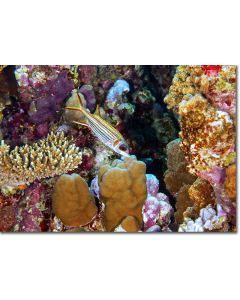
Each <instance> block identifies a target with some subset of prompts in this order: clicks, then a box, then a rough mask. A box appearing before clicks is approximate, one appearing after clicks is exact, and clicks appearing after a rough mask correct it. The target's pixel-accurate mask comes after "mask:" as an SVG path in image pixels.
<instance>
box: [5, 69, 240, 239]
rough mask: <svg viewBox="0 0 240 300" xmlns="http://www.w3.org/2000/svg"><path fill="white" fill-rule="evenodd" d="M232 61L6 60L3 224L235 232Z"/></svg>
mask: <svg viewBox="0 0 240 300" xmlns="http://www.w3.org/2000/svg"><path fill="white" fill-rule="evenodd" d="M236 97H237V92H236V66H232V65H180V66H146V65H143V66H141V65H140V66H135V65H109V66H107V65H99V66H98V65H96V66H94V65H16V66H11V65H1V66H0V139H1V144H0V231H2V232H66V233H67V232H81V233H86V232H115V233H123V232H124V233H128V232H131V233H133V232H138V233H143V232H146V233H149V234H150V233H155V234H160V233H163V232H164V233H171V232H235V231H236V230H237V224H236V214H237V201H236V200H237V199H236V198H237V193H236V177H237V162H236V160H237V157H236V156H237V155H236V127H237V117H236Z"/></svg>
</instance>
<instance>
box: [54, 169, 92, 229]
mask: <svg viewBox="0 0 240 300" xmlns="http://www.w3.org/2000/svg"><path fill="white" fill-rule="evenodd" d="M52 199H53V212H54V213H55V215H56V216H57V217H58V218H59V219H60V220H61V221H62V222H63V224H64V225H67V226H84V225H87V223H90V222H91V221H92V220H93V218H94V217H95V216H96V214H97V207H96V205H95V203H94V198H93V196H92V195H91V193H90V192H89V189H88V185H87V183H86V182H85V180H84V179H83V178H82V177H80V176H79V175H78V174H72V175H66V174H64V175H61V176H60V178H59V179H58V181H57V182H56V184H55V186H54V191H53V197H52Z"/></svg>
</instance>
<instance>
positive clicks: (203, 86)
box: [164, 66, 209, 112]
mask: <svg viewBox="0 0 240 300" xmlns="http://www.w3.org/2000/svg"><path fill="white" fill-rule="evenodd" d="M208 87H209V83H208V79H207V76H206V75H204V72H203V69H202V67H201V66H179V67H178V68H177V72H176V74H175V76H174V78H173V81H172V85H171V87H170V89H169V93H168V95H167V96H166V97H165V99H164V102H165V103H166V104H167V106H168V108H169V109H174V111H175V112H177V111H178V105H179V104H180V103H181V102H182V101H183V100H187V99H189V97H190V96H191V95H194V94H196V93H199V92H201V91H205V92H207V90H208Z"/></svg>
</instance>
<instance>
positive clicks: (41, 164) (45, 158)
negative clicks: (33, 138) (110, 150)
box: [0, 133, 82, 186]
mask: <svg viewBox="0 0 240 300" xmlns="http://www.w3.org/2000/svg"><path fill="white" fill-rule="evenodd" d="M81 159H82V153H81V152H80V151H79V148H78V147H76V146H75V145H74V144H73V143H72V141H71V140H69V139H67V138H66V137H65V136H64V134H63V133H57V134H54V133H51V134H49V135H48V137H47V138H46V139H43V140H40V141H39V142H38V143H34V144H32V145H25V146H22V147H15V148H14V149H13V150H10V147H9V146H8V145H5V144H4V143H3V142H2V145H1V146H0V172H1V173H0V185H1V186H4V185H18V184H21V183H29V182H33V181H34V180H35V179H42V178H45V177H53V176H56V175H60V174H63V173H65V172H68V171H70V170H74V169H75V168H77V166H78V165H79V164H80V163H81Z"/></svg>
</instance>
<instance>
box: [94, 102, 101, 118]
mask: <svg viewBox="0 0 240 300" xmlns="http://www.w3.org/2000/svg"><path fill="white" fill-rule="evenodd" d="M94 115H96V116H100V106H99V104H97V107H96V110H95V112H94Z"/></svg>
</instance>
